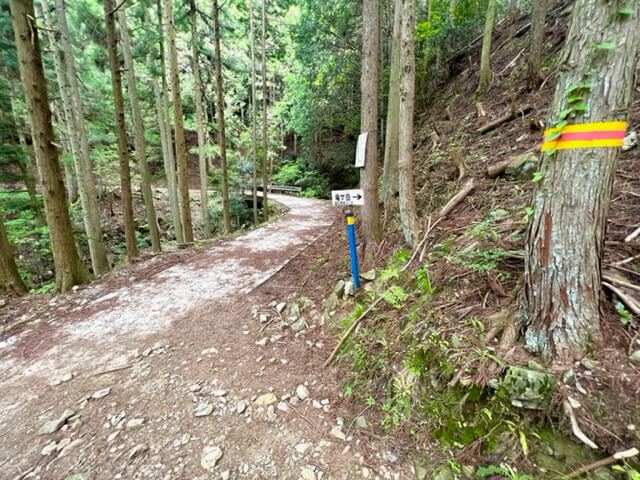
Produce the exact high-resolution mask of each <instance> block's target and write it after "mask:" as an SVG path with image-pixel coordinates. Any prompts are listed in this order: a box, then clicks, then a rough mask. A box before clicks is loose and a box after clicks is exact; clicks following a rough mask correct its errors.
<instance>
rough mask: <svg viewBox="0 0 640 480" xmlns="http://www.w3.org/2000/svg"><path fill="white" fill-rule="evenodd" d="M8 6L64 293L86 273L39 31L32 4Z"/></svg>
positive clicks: (15, 0) (22, 0)
mask: <svg viewBox="0 0 640 480" xmlns="http://www.w3.org/2000/svg"><path fill="white" fill-rule="evenodd" d="M9 6H10V8H11V18H12V20H13V31H14V35H15V41H16V50H17V53H18V63H19V66H20V76H21V78H22V85H23V88H24V96H25V100H26V103H27V110H28V113H29V121H30V123H31V133H32V137H33V143H34V147H35V155H36V161H37V162H38V170H39V171H40V177H41V182H42V193H43V197H44V206H45V213H46V217H47V224H48V225H49V233H50V236H51V249H52V251H53V262H54V266H55V276H56V288H57V289H58V291H60V292H65V291H67V290H69V289H71V287H73V286H74V285H77V284H79V283H84V282H86V281H88V280H89V272H88V271H87V269H86V267H85V266H84V264H83V263H82V261H81V260H80V255H78V250H77V248H76V244H75V241H74V238H73V230H72V228H71V219H70V218H69V210H68V208H67V198H66V194H65V189H64V182H63V180H62V171H61V169H60V162H59V159H58V150H57V149H56V147H55V146H54V144H53V142H54V136H53V126H52V125H51V110H50V109H49V97H48V94H47V81H46V79H45V76H44V70H43V67H42V58H41V56H40V55H41V54H40V41H39V38H38V29H37V27H36V25H35V23H34V19H35V12H34V11H33V2H32V0H11V1H10V2H9Z"/></svg>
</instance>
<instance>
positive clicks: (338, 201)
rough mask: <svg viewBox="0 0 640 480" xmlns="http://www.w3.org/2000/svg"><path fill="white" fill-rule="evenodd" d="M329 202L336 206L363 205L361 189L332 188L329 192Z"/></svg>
mask: <svg viewBox="0 0 640 480" xmlns="http://www.w3.org/2000/svg"><path fill="white" fill-rule="evenodd" d="M331 202H332V203H333V205H337V206H347V205H364V194H363V192H362V189H353V190H334V191H332V192H331Z"/></svg>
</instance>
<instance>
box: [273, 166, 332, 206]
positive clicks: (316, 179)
mask: <svg viewBox="0 0 640 480" xmlns="http://www.w3.org/2000/svg"><path fill="white" fill-rule="evenodd" d="M271 182H272V183H274V184H277V185H288V186H295V187H301V188H302V195H304V196H305V197H309V198H329V195H330V193H331V192H330V188H329V179H328V178H327V176H326V175H325V174H323V173H322V172H320V171H319V170H317V169H315V168H313V167H309V166H308V165H305V164H304V161H303V160H302V159H301V158H299V159H296V160H291V161H287V162H284V163H282V164H281V165H280V167H279V169H278V171H277V172H276V173H274V174H273V176H272V177H271Z"/></svg>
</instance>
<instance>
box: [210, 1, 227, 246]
mask: <svg viewBox="0 0 640 480" xmlns="http://www.w3.org/2000/svg"><path fill="white" fill-rule="evenodd" d="M219 13H220V9H219V7H218V0H213V28H214V30H215V31H214V47H215V55H216V58H215V69H216V116H217V117H218V144H219V145H220V163H221V164H222V216H223V219H224V233H229V232H231V217H230V215H229V178H228V175H229V174H228V172H227V140H226V136H225V126H224V86H223V84H222V56H221V53H220V23H219V20H218V15H219Z"/></svg>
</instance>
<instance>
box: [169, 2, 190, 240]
mask: <svg viewBox="0 0 640 480" xmlns="http://www.w3.org/2000/svg"><path fill="white" fill-rule="evenodd" d="M164 9H165V15H166V18H167V33H168V35H167V36H168V40H169V70H170V75H171V89H172V94H173V116H174V121H175V140H176V164H177V167H178V200H179V203H180V221H181V223H182V233H183V236H184V241H185V242H187V243H191V242H193V226H192V224H191V202H190V199H189V177H188V171H187V146H186V143H185V139H184V116H183V113H182V96H181V92H180V73H179V71H178V49H177V47H176V25H175V18H174V15H173V0H165V5H164Z"/></svg>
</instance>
